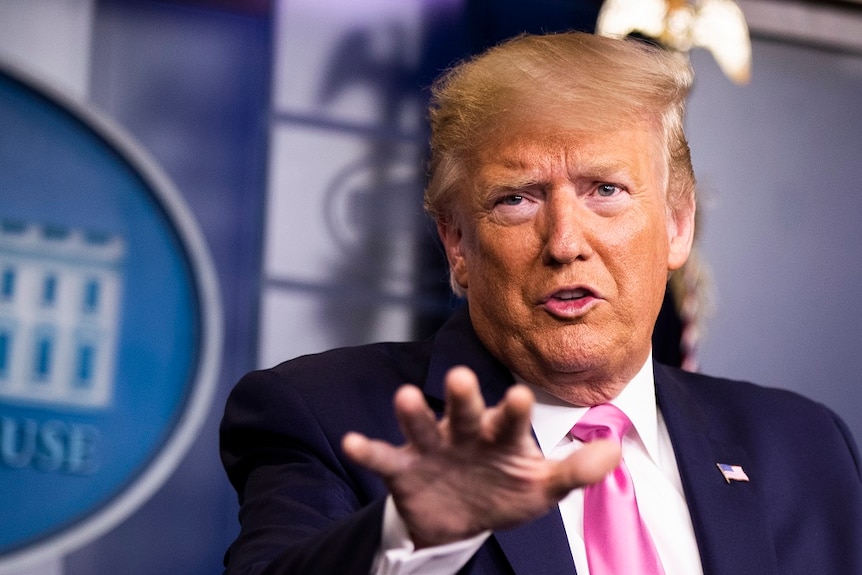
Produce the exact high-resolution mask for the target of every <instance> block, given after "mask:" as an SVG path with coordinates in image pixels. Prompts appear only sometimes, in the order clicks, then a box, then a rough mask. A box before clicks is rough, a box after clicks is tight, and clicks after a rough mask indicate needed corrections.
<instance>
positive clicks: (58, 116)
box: [0, 69, 222, 571]
mask: <svg viewBox="0 0 862 575" xmlns="http://www.w3.org/2000/svg"><path fill="white" fill-rule="evenodd" d="M0 126H2V127H3V129H2V130H0V518H2V528H0V571H3V570H6V569H7V568H8V569H13V570H14V569H18V568H19V567H21V568H26V567H27V566H28V564H30V563H32V562H33V561H34V560H36V559H39V560H44V559H45V558H46V557H51V556H61V555H64V554H66V553H68V552H69V551H71V550H73V549H75V548H76V547H79V546H81V545H83V544H85V543H87V542H89V541H90V540H92V539H93V538H95V537H97V536H99V535H101V534H102V533H104V532H105V531H106V530H108V529H110V528H111V527H112V526H114V525H116V524H117V523H118V522H119V521H121V520H122V519H124V518H125V517H126V516H128V515H129V514H130V513H131V512H133V511H134V510H135V509H136V508H137V507H138V506H139V505H140V504H141V503H143V502H144V501H145V500H146V499H147V498H148V497H149V496H150V495H152V493H153V492H154V491H155V490H156V489H157V488H158V487H159V486H160V485H161V484H162V483H163V482H164V480H165V479H166V478H167V477H168V475H169V474H170V473H171V472H172V471H173V469H174V468H175V467H176V465H177V464H178V463H179V460H180V459H181V458H182V456H183V455H184V453H185V451H186V449H187V448H188V447H189V445H190V444H191V442H192V440H193V439H194V437H195V435H196V433H197V432H198V430H199V428H200V425H201V423H202V422H203V420H204V418H205V416H206V413H207V412H208V410H209V407H210V400H211V397H212V393H213V390H214V386H215V383H216V374H217V371H218V366H219V353H220V347H221V336H222V334H221V330H222V326H221V313H220V308H219V304H218V298H219V296H218V289H217V285H216V281H215V274H214V271H213V268H212V265H211V263H210V259H209V256H208V252H207V250H206V248H205V244H204V242H203V240H202V237H201V235H200V232H199V231H198V229H197V226H196V225H195V223H194V221H193V219H192V217H191V216H190V214H189V212H188V209H187V208H186V207H185V205H184V203H183V202H182V200H181V196H180V195H179V193H178V192H177V191H176V190H174V188H173V186H172V185H171V183H170V182H169V181H168V180H167V179H166V178H165V177H164V175H163V174H162V172H161V171H160V170H159V169H158V168H157V167H156V166H154V165H153V163H152V162H151V161H149V160H148V159H147V157H146V155H145V154H143V153H142V152H141V151H140V150H139V149H138V148H137V147H136V146H135V145H134V144H133V143H131V142H130V140H129V139H128V138H127V137H126V136H124V135H122V134H121V133H120V132H119V131H118V130H117V129H116V128H115V127H112V126H111V125H110V124H109V123H107V122H106V121H105V120H104V119H103V118H100V117H99V116H97V115H96V114H94V113H93V112H92V111H89V110H85V109H81V107H80V106H77V105H73V104H70V103H68V102H65V101H63V100H62V98H58V97H57V96H56V95H48V94H46V92H45V90H44V89H36V88H34V86H33V84H32V82H29V81H24V80H22V79H21V78H20V75H18V74H12V73H10V72H9V71H6V70H3V69H0Z"/></svg>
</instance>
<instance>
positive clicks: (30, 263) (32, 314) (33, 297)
mask: <svg viewBox="0 0 862 575" xmlns="http://www.w3.org/2000/svg"><path fill="white" fill-rule="evenodd" d="M124 254H125V248H124V242H123V240H122V238H119V237H116V236H107V235H104V234H95V233H88V232H85V231H82V230H73V229H65V228H55V227H49V226H39V225H33V224H23V223H20V222H9V221H0V401H4V400H6V401H10V400H11V401H15V402H16V403H28V404H34V403H36V404H53V405H67V406H79V407H89V408H102V407H105V406H107V405H109V404H110V401H111V397H112V393H113V376H114V362H115V355H116V340H117V337H118V333H119V332H118V328H119V310H120V303H121V296H122V265H123V260H124Z"/></svg>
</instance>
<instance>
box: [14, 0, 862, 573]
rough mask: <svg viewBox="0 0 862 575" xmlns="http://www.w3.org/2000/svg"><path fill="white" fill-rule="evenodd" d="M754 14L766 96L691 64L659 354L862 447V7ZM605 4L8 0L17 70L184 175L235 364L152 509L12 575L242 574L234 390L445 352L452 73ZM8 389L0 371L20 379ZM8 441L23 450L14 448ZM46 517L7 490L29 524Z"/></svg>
mask: <svg viewBox="0 0 862 575" xmlns="http://www.w3.org/2000/svg"><path fill="white" fill-rule="evenodd" d="M618 3H619V2H618ZM671 3H673V2H671ZM622 4H624V3H622ZM677 4H678V2H677ZM737 4H738V5H739V7H740V8H741V10H742V13H743V14H744V16H745V21H746V23H747V27H748V31H749V32H750V47H751V69H750V80H748V82H742V83H737V82H735V81H732V80H731V79H730V78H729V77H728V76H727V75H726V74H725V73H724V72H723V70H722V69H721V68H720V67H719V65H718V63H717V60H716V57H715V56H714V55H713V53H711V52H710V51H708V50H706V49H704V48H698V47H695V48H693V49H692V50H691V52H690V57H691V58H692V62H693V65H694V68H695V72H696V75H697V79H696V84H695V88H694V91H693V93H692V95H691V99H690V103H689V116H688V126H687V130H688V134H689V141H690V144H691V147H692V152H693V159H694V164H695V171H696V173H697V175H698V180H699V185H700V188H699V192H700V199H699V202H700V203H699V213H700V216H699V217H700V222H699V225H700V228H699V235H698V238H697V249H698V252H697V262H695V263H697V264H698V265H696V266H692V269H691V272H690V275H689V276H688V279H689V281H687V282H686V283H685V284H684V285H682V286H681V287H680V288H679V290H678V291H677V292H675V293H676V294H677V295H678V299H677V300H676V301H672V302H669V304H668V310H667V311H668V315H667V318H666V321H663V324H662V325H663V326H666V327H663V330H666V331H663V332H662V334H663V336H666V337H665V339H664V340H663V341H661V342H657V346H658V347H661V348H662V350H663V351H662V352H661V354H662V357H664V358H665V359H666V360H667V361H671V362H674V363H682V364H684V365H686V367H688V368H689V369H699V370H701V371H704V372H707V373H713V374H717V375H723V376H728V377H733V378H740V379H748V380H753V381H756V382H759V383H762V384H766V385H770V386H777V387H784V388H788V389H793V390H797V391H800V392H802V393H804V394H806V395H808V396H810V397H813V398H814V399H816V400H818V401H821V402H823V403H825V404H826V405H828V406H829V407H831V408H832V409H834V410H835V411H837V412H838V413H839V414H840V415H841V416H842V417H843V418H844V419H845V420H846V421H847V423H848V424H849V426H850V427H851V430H852V431H853V432H854V434H855V436H856V438H857V440H859V439H862V413H860V406H862V386H860V385H859V379H860V376H859V374H860V373H862V303H860V301H862V298H860V296H859V292H860V290H862V261H860V260H862V257H860V247H862V161H860V160H862V157H860V156H862V2H858V1H844V2H839V1H835V2H821V1H817V2H814V1H812V2H803V1H790V0H787V1H779V0H768V1H767V0H739V2H738V3H737ZM601 9H602V2H601V1H600V0H361V1H357V0H245V1H244V0H162V1H151V0H0V77H4V75H5V77H7V78H14V79H15V80H14V82H23V83H24V85H26V86H30V87H33V88H34V89H35V90H37V91H38V92H40V93H43V92H44V93H47V94H49V95H51V98H52V101H57V102H60V103H61V104H62V105H63V106H65V107H67V108H69V109H71V110H72V112H75V111H76V110H78V111H81V110H83V113H84V114H85V116H86V115H87V114H92V115H93V116H95V117H96V118H98V119H99V122H103V123H106V124H107V125H110V126H111V130H112V131H116V132H117V133H120V134H124V136H123V138H127V139H128V140H130V141H132V142H134V146H135V149H136V150H137V151H138V152H140V154H141V155H142V157H144V158H145V160H146V161H145V162H144V163H148V162H149V163H152V164H153V165H154V166H155V169H156V171H157V172H158V173H161V174H162V175H164V176H166V178H167V180H169V185H168V187H169V188H170V189H171V190H173V192H174V193H175V195H176V196H177V198H178V200H179V201H180V202H181V203H182V204H183V208H182V209H183V210H184V211H183V213H188V214H189V215H190V218H191V219H192V220H193V221H194V222H195V224H194V226H196V229H197V230H198V231H199V233H200V238H201V239H202V244H203V245H202V248H203V249H204V251H205V252H206V254H208V255H206V256H205V258H204V259H206V260H207V262H205V264H206V265H205V267H206V266H211V269H212V271H213V272H214V274H213V275H214V277H213V280H214V285H213V286H210V287H211V288H212V289H210V291H209V292H208V293H210V294H211V295H212V296H213V297H215V298H216V300H217V301H216V307H217V308H218V309H217V310H216V312H215V313H216V315H217V316H218V320H219V321H209V322H202V324H201V325H202V326H203V327H200V329H201V330H203V331H204V332H206V331H207V330H210V331H212V330H217V331H218V334H217V336H216V337H215V339H213V340H211V341H217V344H218V348H219V349H218V352H217V353H212V354H210V355H208V356H207V361H208V362H209V364H208V365H207V366H200V365H197V366H195V369H198V370H199V371H200V370H203V371H204V372H206V373H207V374H211V375H209V376H207V377H209V378H210V379H212V382H211V387H210V389H211V392H210V393H208V394H203V395H205V396H206V397H203V398H198V399H199V401H198V400H197V399H196V400H195V401H197V404H196V408H197V409H198V410H199V411H200V413H201V414H202V415H201V416H200V417H198V420H196V423H195V424H194V425H193V426H191V427H193V428H194V429H192V430H191V431H192V432H193V437H192V438H191V439H190V440H188V441H187V442H186V443H187V445H184V446H183V447H182V449H181V450H180V451H181V453H179V452H178V453H177V454H176V457H175V462H174V463H173V464H172V465H170V466H169V467H170V469H166V470H165V471H164V473H163V474H162V475H163V477H161V478H160V479H159V480H158V481H156V482H155V483H154V484H153V485H151V487H150V489H149V491H148V492H147V496H146V497H142V498H139V499H141V500H139V501H136V502H134V504H128V505H125V506H124V508H123V509H122V510H120V511H117V512H115V513H113V514H112V516H111V517H112V519H111V520H110V521H108V522H106V523H104V525H105V527H104V528H102V529H97V530H95V531H92V532H91V533H90V534H89V535H84V536H79V537H76V538H73V539H74V544H72V543H68V541H71V540H70V539H68V538H67V539H66V540H65V541H66V544H64V545H61V546H59V547H58V546H57V545H53V546H52V545H50V543H51V541H56V538H57V537H58V533H59V536H60V537H61V538H62V536H63V532H64V530H68V529H74V521H72V522H71V526H70V524H63V525H61V526H58V527H55V528H54V529H53V530H50V529H49V530H47V531H46V532H44V533H37V534H35V535H33V536H31V537H30V539H26V540H24V541H23V542H22V541H17V542H11V543H9V544H8V545H7V546H6V547H5V548H4V547H0V572H3V573H16V574H19V575H20V574H24V573H27V574H29V573H40V574H49V575H59V574H66V575H85V574H101V573H123V574H129V575H138V574H140V575H143V574H155V573H159V574H174V573H175V574H184V575H198V574H200V575H203V574H212V573H219V572H220V570H221V559H222V555H223V553H224V550H225V548H226V547H227V546H228V545H229V543H230V542H231V541H232V539H233V538H234V537H235V535H236V533H237V531H238V526H237V519H236V513H237V503H236V496H235V493H234V492H233V490H232V488H231V487H230V485H229V483H228V482H227V480H226V478H225V477H224V473H223V471H222V469H221V466H220V463H219V459H218V437H217V429H218V422H219V419H220V417H221V413H222V409H223V406H224V402H225V399H226V397H227V394H228V393H229V391H230V389H231V387H232V386H233V384H234V383H235V382H236V381H237V380H238V379H239V378H240V377H241V376H242V374H244V373H245V372H247V371H249V370H252V369H255V368H257V367H264V366H271V365H274V364H276V363H278V362H280V361H283V360H286V359H289V358H292V357H296V356H297V355H301V354H304V353H311V352H316V351H321V350H324V349H327V348H332V347H336V346H343V345H352V344H358V343H364V342H368V341H376V340H382V339H395V340H402V339H408V338H417V337H424V336H426V335H428V334H430V333H432V332H433V330H434V329H435V327H436V326H438V325H439V324H440V322H441V321H442V320H443V319H444V318H445V317H446V316H447V315H448V314H449V313H450V312H451V310H452V308H453V306H455V305H457V302H455V301H453V300H452V299H451V297H450V296H449V292H448V284H447V278H446V270H445V266H444V260H443V256H442V253H441V252H440V251H439V249H438V248H437V245H436V242H435V238H434V229H433V226H432V225H431V224H430V222H429V221H428V220H427V219H426V218H425V216H424V215H423V214H422V211H421V195H422V189H423V178H424V170H423V162H424V160H425V154H426V141H427V130H426V125H425V118H424V106H425V104H426V101H427V96H428V93H427V87H428V85H429V83H430V82H431V80H432V79H433V78H434V77H435V76H436V75H437V74H438V73H439V72H440V71H441V70H442V69H444V68H445V67H446V66H447V65H449V64H451V63H452V62H453V61H455V60H457V59H459V58H462V57H464V56H467V55H469V54H471V53H474V52H477V51H479V50H481V49H483V48H485V47H487V46H490V45H492V44H494V43H496V42H498V41H500V40H502V39H504V38H507V37H510V36H512V35H514V34H517V33H520V32H523V31H530V32H540V31H557V30H566V29H580V30H588V31H593V30H594V29H595V26H596V22H597V18H598V15H599V12H600V10H601ZM16 85H17V84H16ZM28 89H29V88H28ZM2 94H3V93H2V92H0V95H2ZM0 104H2V102H0ZM0 117H2V116H0ZM87 117H89V116H87ZM27 139H28V135H27V133H22V132H20V131H11V130H9V129H7V127H6V126H4V125H2V124H0V173H3V172H10V171H15V170H16V169H17V166H14V165H11V164H6V165H4V162H15V161H18V160H15V159H14V158H17V157H18V156H16V155H15V154H14V153H13V152H15V150H20V149H21V148H22V147H24V148H25V149H27V150H30V149H32V150H33V152H32V154H36V155H38V153H39V149H40V146H41V145H42V144H39V143H37V142H27ZM28 146H29V147H28ZM28 153H30V152H28ZM32 154H31V155H32ZM10 158H13V159H10ZM142 161H144V160H142ZM46 169H49V168H47V167H46ZM156 180H158V178H156ZM0 185H3V186H6V188H5V189H4V188H3V187H0V220H3V219H4V218H16V217H18V218H20V217H21V214H19V213H17V212H16V210H17V211H18V212H22V213H23V212H26V213H27V214H31V213H35V211H38V210H42V213H45V214H53V215H52V217H51V218H48V217H47V216H46V219H47V220H50V221H55V220H63V221H65V220H64V219H63V218H64V217H66V216H65V212H66V210H67V209H70V208H69V206H68V205H66V204H64V205H57V204H56V203H51V202H52V201H53V200H51V199H50V197H51V196H50V194H48V195H45V196H44V197H43V195H40V194H32V206H30V205H28V206H26V208H23V207H21V204H22V202H23V200H21V197H22V194H23V192H20V191H19V190H17V188H16V189H15V190H12V189H11V188H10V187H9V186H12V185H13V184H9V183H8V182H7V181H6V180H3V178H2V177H0ZM14 185H17V184H14ZM4 196H5V197H6V198H7V199H8V198H12V197H15V198H17V199H16V202H17V203H16V202H12V201H8V202H7V203H4V201H6V200H4ZM26 197H27V198H29V197H31V196H26ZM46 198H49V199H46ZM29 201H30V200H27V202H29ZM64 201H69V200H68V198H66V200H64ZM40 202H43V203H44V205H41V204H40ZM72 202H73V203H74V200H72ZM34 210H35V211H34ZM52 218H53V219H52ZM61 223H62V222H61ZM194 226H193V227H194ZM0 255H2V246H0ZM200 308H201V310H202V311H199V314H201V315H205V314H207V313H210V312H211V311H212V310H209V308H207V307H206V306H203V305H201V306H200ZM2 311H3V310H2V308H0V312H2ZM192 315H194V314H192ZM0 319H2V318H0ZM2 327H3V326H2V322H0V328H2ZM0 335H2V334H0ZM660 335H661V334H660ZM205 337H207V335H206V333H201V334H197V335H194V334H193V338H198V339H200V338H205ZM667 340H669V341H671V342H672V343H671V344H670V345H668V344H667ZM665 346H667V350H666V351H665V350H664V347H665ZM153 353H155V352H153ZM0 355H2V350H0ZM0 359H2V358H0ZM154 361H155V360H154ZM2 370H3V364H2V361H0V379H2ZM192 395H194V394H192ZM195 397H197V396H195ZM7 403H8V402H6V400H4V398H3V397H0V416H2V417H3V418H4V422H7V421H8V422H14V421H17V420H16V419H14V417H13V415H10V414H11V413H12V411H10V410H12V409H13V408H15V405H16V404H15V403H14V402H13V403H8V405H7ZM34 413H35V412H34ZM43 415H44V414H43ZM39 417H42V415H39V414H38V413H37V414H36V415H30V416H28V418H30V419H32V420H34V421H36V420H38V419H39ZM45 417H47V416H45ZM5 425H6V423H4V426H5ZM9 425H12V423H9ZM4 429H5V430H6V431H5V432H4ZM187 431H189V430H188V429H187ZM0 433H5V434H6V435H5V436H3V437H2V438H0V447H2V449H0V455H3V454H5V453H6V452H7V451H10V450H12V447H10V445H12V443H14V442H13V439H11V437H12V436H11V432H10V431H9V430H8V428H7V427H2V426H0ZM2 442H6V443H2ZM4 450H5V451H4ZM14 467H15V466H14V465H12V464H10V463H9V461H8V459H7V460H4V459H3V458H0V479H2V480H5V481H12V482H15V481H19V482H20V481H21V480H20V476H18V475H15V473H17V472H18V471H19V470H17V469H15V468H14ZM35 473H42V474H43V475H44V474H45V473H48V472H47V471H45V470H42V471H36V472H35ZM16 478H17V479H16ZM3 498H5V499H6V500H5V501H2V499H3ZM42 504H43V505H46V506H50V505H51V502H50V500H45V501H43V502H42ZM25 505H27V503H23V502H22V501H21V500H17V499H14V498H13V497H11V496H10V495H9V491H6V492H4V493H0V509H6V510H7V513H11V511H14V512H15V513H14V516H15V517H16V521H26V517H27V516H28V515H29V514H30V512H31V510H30V509H26V508H23V507H22V506H25ZM32 511H33V512H34V513H35V510H32ZM22 517H23V518H25V519H20V518H22ZM7 521H8V517H7V518H4V517H0V523H6V522H7ZM45 542H47V543H48V544H46V545H44V547H40V546H41V545H43V543H45ZM4 557H5V558H6V559H7V561H6V562H5V563H4ZM22 557H24V558H25V559H26V561H24V560H21V561H18V560H17V559H20V558H22ZM11 559H16V560H15V561H12V560H11Z"/></svg>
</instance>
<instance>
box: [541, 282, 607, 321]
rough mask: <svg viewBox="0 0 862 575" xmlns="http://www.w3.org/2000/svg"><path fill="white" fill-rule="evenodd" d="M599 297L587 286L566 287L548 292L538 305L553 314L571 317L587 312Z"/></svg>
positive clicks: (564, 317)
mask: <svg viewBox="0 0 862 575" xmlns="http://www.w3.org/2000/svg"><path fill="white" fill-rule="evenodd" d="M601 299H602V298H601V295H600V294H598V293H597V292H596V291H594V290H592V289H590V288H588V287H584V286H577V287H567V288H563V289H558V290H556V291H554V292H551V293H549V294H548V295H547V296H546V297H544V298H542V299H541V301H540V306H541V307H542V308H544V309H545V311H547V312H548V313H550V314H551V315H553V316H556V317H559V318H563V319H573V318H576V317H579V316H581V315H583V314H585V313H587V312H588V311H589V310H590V309H592V307H594V305H595V304H597V303H598V301H599V300H601Z"/></svg>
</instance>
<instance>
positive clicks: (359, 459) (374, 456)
mask: <svg viewBox="0 0 862 575" xmlns="http://www.w3.org/2000/svg"><path fill="white" fill-rule="evenodd" d="M341 449H342V450H343V451H344V453H345V454H346V455H347V456H348V457H349V458H350V459H352V460H353V461H354V462H356V463H358V464H359V465H361V466H363V467H366V468H368V469H370V470H371V471H374V472H375V473H377V474H379V475H381V476H383V477H392V476H393V475H395V474H396V473H397V472H398V471H400V470H402V469H403V468H404V467H405V465H406V464H407V461H406V459H407V456H406V455H405V454H404V453H403V450H400V449H398V448H397V447H395V446H394V445H391V444H389V443H386V442H385V441H379V440H376V439H369V438H367V437H365V436H364V435H362V434H361V433H356V432H353V431H351V432H349V433H347V434H345V436H344V437H343V438H342V439H341Z"/></svg>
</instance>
